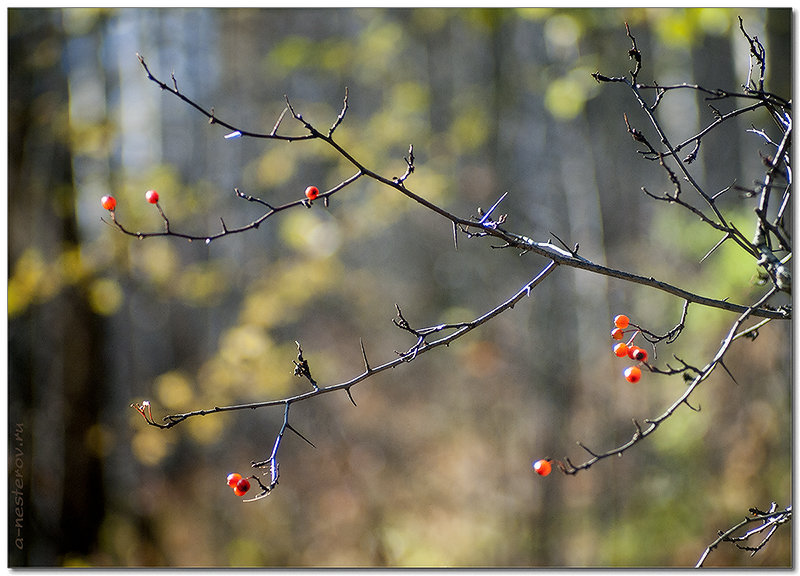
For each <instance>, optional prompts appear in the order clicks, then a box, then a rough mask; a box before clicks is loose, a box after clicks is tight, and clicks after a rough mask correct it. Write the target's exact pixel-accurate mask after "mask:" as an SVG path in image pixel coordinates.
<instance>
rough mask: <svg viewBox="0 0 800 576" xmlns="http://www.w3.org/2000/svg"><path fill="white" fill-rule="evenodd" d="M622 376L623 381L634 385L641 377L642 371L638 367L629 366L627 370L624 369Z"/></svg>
mask: <svg viewBox="0 0 800 576" xmlns="http://www.w3.org/2000/svg"><path fill="white" fill-rule="evenodd" d="M622 374H623V375H624V376H625V380H627V381H628V382H630V383H631V384H636V383H637V382H638V381H639V379H640V378H641V377H642V370H641V368H639V367H638V366H629V367H628V368H625V371H624V372H623V373H622Z"/></svg>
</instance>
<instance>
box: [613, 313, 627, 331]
mask: <svg viewBox="0 0 800 576" xmlns="http://www.w3.org/2000/svg"><path fill="white" fill-rule="evenodd" d="M629 322H630V319H629V318H628V317H627V316H625V314H619V315H617V316H615V317H614V326H616V327H617V328H627V327H628V323H629Z"/></svg>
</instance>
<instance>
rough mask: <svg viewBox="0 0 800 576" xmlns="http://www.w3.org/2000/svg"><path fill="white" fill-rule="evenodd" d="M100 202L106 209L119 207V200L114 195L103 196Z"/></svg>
mask: <svg viewBox="0 0 800 576" xmlns="http://www.w3.org/2000/svg"><path fill="white" fill-rule="evenodd" d="M100 204H102V205H103V208H105V209H106V210H113V209H114V208H116V207H117V201H116V199H115V198H114V197H113V196H103V197H102V198H100Z"/></svg>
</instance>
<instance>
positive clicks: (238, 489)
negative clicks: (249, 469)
mask: <svg viewBox="0 0 800 576" xmlns="http://www.w3.org/2000/svg"><path fill="white" fill-rule="evenodd" d="M248 490H250V481H249V480H248V479H247V478H242V479H240V480H239V481H238V482H237V483H236V486H234V487H233V493H234V494H236V495H237V496H244V495H245V494H247V491H248Z"/></svg>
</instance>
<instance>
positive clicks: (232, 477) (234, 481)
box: [228, 472, 242, 488]
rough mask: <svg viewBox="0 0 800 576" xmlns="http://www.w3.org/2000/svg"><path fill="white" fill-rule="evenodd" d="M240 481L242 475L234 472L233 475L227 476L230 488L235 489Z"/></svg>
mask: <svg viewBox="0 0 800 576" xmlns="http://www.w3.org/2000/svg"><path fill="white" fill-rule="evenodd" d="M241 479H242V475H241V474H238V473H236V472H234V473H233V474H228V486H230V487H231V488H235V487H236V484H237V483H238V482H239V480H241Z"/></svg>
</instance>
